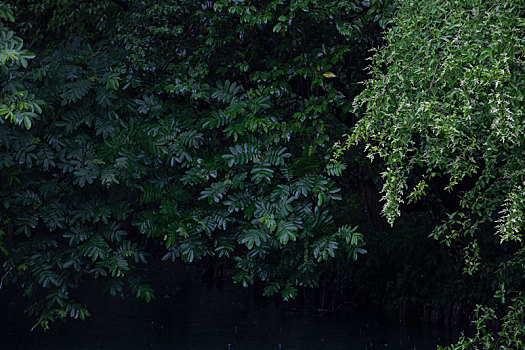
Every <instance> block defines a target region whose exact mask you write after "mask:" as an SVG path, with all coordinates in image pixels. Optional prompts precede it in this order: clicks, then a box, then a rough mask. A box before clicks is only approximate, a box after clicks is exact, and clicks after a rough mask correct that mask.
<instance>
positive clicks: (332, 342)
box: [0, 266, 458, 350]
mask: <svg viewBox="0 0 525 350" xmlns="http://www.w3.org/2000/svg"><path fill="white" fill-rule="evenodd" d="M158 271H159V270H158ZM159 272H161V273H160V274H159V273H155V274H152V276H153V277H152V278H153V285H154V287H155V290H156V296H157V298H156V299H155V300H154V301H152V302H151V303H149V304H146V303H143V302H141V301H137V300H136V299H133V298H130V299H126V300H123V299H119V298H113V297H109V296H101V297H98V295H100V294H99V293H98V292H97V293H92V296H88V297H89V298H91V299H94V300H92V301H91V302H90V310H91V312H92V314H93V317H91V318H89V319H88V320H86V321H85V322H68V323H61V322H57V323H55V324H53V325H52V327H51V329H50V330H49V331H47V332H45V333H44V332H40V331H35V332H32V333H30V332H28V330H27V328H23V327H21V325H20V323H21V322H20V321H17V318H16V317H11V316H13V311H12V309H13V308H16V305H11V307H10V308H9V310H10V311H9V312H8V313H5V314H3V315H0V327H1V330H0V349H24V350H25V349H50V350H51V349H53V350H57V349H196V350H197V349H370V350H371V349H391V350H398V349H411V350H412V349H414V350H415V349H417V350H423V349H435V348H436V344H441V345H446V344H449V343H451V342H453V341H455V340H456V339H457V334H458V332H457V331H456V330H451V329H445V328H442V327H441V328H436V327H432V326H430V325H424V324H422V322H421V323H416V324H413V323H412V324H408V325H403V324H400V323H399V322H398V321H397V320H396V317H395V316H394V315H393V314H392V315H389V314H381V315H378V314H375V315H367V314H340V313H339V314H338V313H326V312H325V313H322V312H320V311H319V310H313V309H309V308H298V307H292V306H290V305H286V304H279V305H276V304H275V303H273V302H266V303H264V304H263V305H258V304H255V303H254V302H253V296H252V293H251V292H250V291H249V290H248V289H244V288H242V287H240V286H238V285H233V284H232V283H228V282H225V283H224V284H223V286H222V287H221V288H219V287H218V286H209V285H207V284H205V283H204V282H202V281H201V279H200V278H199V273H198V271H195V267H190V266H183V267H181V266H178V267H176V268H164V270H163V271H159ZM226 280H227V281H229V279H226ZM94 296H97V297H94ZM84 300H85V299H84ZM11 304H14V303H11ZM25 326H27V324H26V325H25ZM25 326H24V327H25Z"/></svg>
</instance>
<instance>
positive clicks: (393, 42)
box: [335, 0, 525, 348]
mask: <svg viewBox="0 0 525 350" xmlns="http://www.w3.org/2000/svg"><path fill="white" fill-rule="evenodd" d="M524 10H525V8H524V7H523V4H522V2H521V1H507V2H505V3H492V2H485V1H470V0H469V1H467V0H461V1H444V2H440V3H439V4H436V2H435V1H411V0H407V1H401V2H400V3H399V8H398V11H397V12H396V15H395V16H394V17H393V18H392V20H391V23H390V24H391V29H390V30H389V31H388V33H387V35H386V37H385V41H386V44H385V45H384V46H383V47H381V49H380V50H379V51H378V52H376V54H375V55H374V57H373V60H372V65H371V66H370V74H371V79H369V80H368V81H367V83H366V89H365V90H364V91H363V92H362V93H361V94H360V95H359V96H358V97H357V98H356V99H355V105H354V110H355V112H356V113H357V114H358V115H360V116H362V118H360V120H359V122H358V123H357V125H356V127H355V129H354V130H353V133H352V134H351V135H349V136H348V138H347V140H345V142H344V143H343V144H342V145H338V146H337V147H336V148H335V156H336V158H337V157H338V156H339V155H340V154H341V152H343V151H344V150H346V149H348V148H350V147H351V146H353V145H355V144H357V143H359V142H362V144H364V149H365V152H366V153H367V156H368V157H369V158H370V159H371V160H374V159H377V158H379V161H380V162H381V163H382V167H383V169H384V170H383V171H382V172H381V178H382V181H383V189H382V194H383V198H382V199H383V203H384V206H383V214H384V215H385V216H386V218H387V219H388V221H389V222H390V223H393V222H394V220H395V219H396V218H397V217H398V216H400V213H401V210H402V208H403V206H404V205H407V204H408V205H413V203H416V202H421V201H424V200H425V199H426V204H425V205H426V206H427V208H429V211H430V214H431V216H432V218H433V221H434V223H435V227H434V229H433V231H432V233H431V235H430V236H431V237H432V238H434V239H436V240H439V241H440V242H442V243H443V244H444V245H446V246H447V247H449V252H450V255H451V258H452V259H453V260H455V261H457V262H458V263H459V264H461V265H462V276H461V277H460V280H462V281H463V282H467V283H468V282H470V283H472V288H473V289H472V290H471V291H470V293H471V297H474V298H479V295H480V294H479V293H476V294H474V293H473V291H474V290H476V289H478V288H480V289H484V290H485V293H487V294H486V296H485V298H483V299H485V300H484V301H488V299H487V296H488V297H490V296H491V295H492V294H493V293H494V292H496V294H498V295H500V296H501V295H505V294H506V293H507V294H509V293H510V294H515V293H520V291H523V287H524V278H523V276H524V274H525V267H524V266H525V259H524V256H525V255H524V253H525V246H524V245H523V232H524V228H525V214H524V213H525V192H524V188H525V173H524V169H525V158H524V157H523V154H525V153H524V152H525V148H524V145H525V114H524V105H525V104H524V96H525V69H524V60H523V52H524V42H523V33H524V31H525V21H524V16H523V15H524ZM338 163H339V161H337V160H336V162H335V164H338ZM498 288H499V289H498ZM522 307H523V303H522V302H516V303H515V304H514V308H522ZM487 310H488V309H485V311H487ZM508 317H509V318H512V317H514V316H510V314H509V316H508ZM516 317H517V316H516ZM520 317H523V316H522V314H521V316H520ZM480 322H482V321H480ZM478 326H479V325H478ZM523 328H524V326H523V320H522V319H521V323H520V321H518V322H517V325H515V326H514V329H513V331H515V332H517V333H516V334H518V335H517V336H516V337H517V338H520V337H521V338H520V339H522V341H523V336H524V333H525V330H524V329H523ZM482 330H484V329H482ZM505 332H506V331H504V332H503V333H505ZM507 336H510V335H509V334H507V333H505V334H504V335H502V337H503V339H510V338H505V337H507ZM476 339H477V340H476V341H474V340H473V341H472V343H468V344H470V345H466V347H467V348H471V347H470V346H474V345H473V344H474V343H475V344H479V346H482V345H481V343H483V342H485V341H487V342H488V343H490V341H489V338H487V337H483V339H484V340H481V338H479V337H477V338H476ZM488 343H487V344H488ZM492 344H496V343H492ZM509 345H510V348H518V347H519V346H518V347H516V346H517V343H510V344H509ZM496 346H499V345H494V347H496ZM460 348H461V347H460ZM483 348H485V347H483Z"/></svg>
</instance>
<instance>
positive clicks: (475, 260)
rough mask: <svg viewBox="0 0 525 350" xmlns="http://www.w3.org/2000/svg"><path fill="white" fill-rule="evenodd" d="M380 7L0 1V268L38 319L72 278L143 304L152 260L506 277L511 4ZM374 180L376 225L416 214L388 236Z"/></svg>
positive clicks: (489, 289)
mask: <svg viewBox="0 0 525 350" xmlns="http://www.w3.org/2000/svg"><path fill="white" fill-rule="evenodd" d="M395 3H396V5H397V7H398V8H397V11H395V12H394V8H393V2H391V1H387V0H376V1H371V2H367V1H336V0H310V1H282V0H273V1H236V0H220V1H214V2H195V1H187V0H168V1H160V0H159V1H156V0H152V1H124V0H120V1H116V0H114V1H110V0H104V1H96V2H90V1H74V2H73V1H69V0H61V1H51V0H49V1H48V0H46V1H38V2H35V1H32V0H17V1H14V0H12V1H5V2H3V3H2V4H1V5H0V19H1V20H2V24H1V25H0V50H1V51H0V68H1V72H0V79H1V81H2V87H1V88H2V91H1V94H2V101H1V105H0V114H1V119H0V120H1V121H2V123H0V178H1V181H0V250H1V252H0V256H2V265H1V266H2V271H1V282H0V288H3V287H4V286H7V285H10V286H11V287H12V288H18V289H19V290H20V291H21V292H22V293H23V294H24V295H25V296H27V297H28V300H29V304H30V306H29V309H28V311H29V313H30V314H31V315H32V316H33V317H35V318H36V319H37V325H41V326H43V327H44V328H46V327H48V324H49V322H50V321H53V320H56V319H59V318H60V319H63V318H81V319H83V318H85V317H86V316H88V315H89V311H88V308H87V305H85V302H84V301H83V300H82V293H80V291H82V290H84V289H85V288H87V287H88V286H95V285H96V286H100V285H103V286H104V288H105V290H106V291H107V292H109V293H111V294H112V295H127V294H133V295H136V296H137V297H140V298H143V299H145V300H146V301H149V300H151V299H152V298H153V297H154V294H153V290H152V289H151V288H150V287H149V285H148V284H147V283H146V282H145V281H144V279H143V278H141V276H139V274H137V273H135V272H134V271H133V267H135V266H137V265H138V264H145V263H147V261H148V259H150V258H152V259H153V258H157V257H159V259H162V260H164V261H167V262H169V261H184V262H195V261H198V260H203V259H205V260H206V261H228V262H232V264H233V267H234V269H235V271H236V274H235V276H234V281H236V282H238V283H239V284H242V285H245V286H248V285H253V284H255V285H257V286H262V287H261V291H262V292H263V293H264V295H267V296H270V295H274V294H275V295H279V296H280V297H281V298H283V299H284V300H288V299H293V298H294V297H296V295H297V294H298V291H299V289H304V288H307V287H310V288H312V287H313V288H316V287H319V286H320V285H321V284H322V290H323V298H324V294H325V290H326V284H327V281H328V284H331V286H328V289H331V290H332V291H333V295H332V303H333V300H334V299H335V297H334V295H335V293H336V291H337V293H339V294H340V295H342V294H343V293H348V294H347V295H352V294H351V293H352V292H353V293H354V295H353V298H355V300H360V299H359V298H360V297H359V296H357V295H355V294H359V293H361V294H367V295H369V298H376V299H378V300H381V301H380V302H384V303H388V304H390V305H396V306H398V305H400V304H401V303H402V302H404V301H406V300H411V301H412V302H414V303H415V304H418V305H423V304H425V305H426V304H428V303H430V304H431V305H434V304H441V305H443V306H445V305H448V307H449V306H450V304H451V303H453V302H459V303H463V302H464V303H467V304H469V305H473V304H475V303H478V302H480V301H483V302H485V301H487V300H488V298H490V297H492V296H493V294H494V292H495V291H498V293H499V294H498V295H500V296H505V295H507V294H512V293H515V292H516V291H518V290H520V288H523V283H524V281H523V262H524V256H525V250H524V248H523V243H522V240H523V227H524V219H523V218H524V215H523V212H524V210H525V209H524V207H525V205H524V203H525V194H524V193H523V189H524V188H525V185H524V173H523V169H524V168H525V167H524V164H523V161H524V160H523V156H522V154H523V141H524V139H523V137H524V136H523V135H524V133H523V131H524V130H523V129H524V115H523V96H524V94H523V92H524V91H523V90H524V89H523V84H524V83H523V72H524V70H523V38H522V36H520V35H521V33H522V32H523V8H522V7H520V4H519V2H518V1H517V0H516V1H509V2H507V3H505V4H485V3H484V2H480V1H466V0H465V1H445V2H442V3H440V4H439V6H436V5H435V2H432V1H420V2H415V1H408V0H407V1H400V2H395ZM388 18H391V20H390V22H387V21H386V19H388ZM387 23H388V26H387V28H388V32H387V33H386V36H385V37H384V40H385V45H384V46H383V47H381V48H380V50H379V51H378V52H377V53H376V54H375V55H374V56H373V60H372V65H371V70H370V74H368V73H367V71H366V70H365V67H366V66H367V65H368V64H369V63H368V61H367V58H368V57H369V56H370V50H371V49H372V48H377V47H378V46H379V45H380V44H381V43H382V40H383V37H382V31H383V30H384V29H385V27H384V25H385V24H387ZM8 26H9V27H8ZM486 28H490V30H485V29H486ZM15 33H17V34H15ZM21 38H24V41H23V40H22V39H21ZM27 50H29V51H30V52H33V53H34V54H31V53H29V51H27ZM367 78H369V80H367V82H366V84H361V83H362V82H363V81H365V80H366V79H367ZM356 96H357V97H356ZM356 123H357V124H356ZM354 126H355V128H354ZM352 128H353V129H352ZM352 130H353V131H352ZM344 133H348V134H350V135H351V136H349V139H348V141H347V142H345V143H344V144H342V145H341V144H339V146H336V147H335V152H336V155H337V156H338V158H337V161H335V162H333V161H330V158H331V154H332V152H333V149H334V148H333V145H334V142H335V141H336V140H340V139H341V138H342V137H343V136H342V134H344ZM359 142H361V143H362V144H363V145H364V147H365V152H361V150H359V148H357V147H353V148H350V146H352V145H355V144H356V143H359ZM345 150H349V151H348V152H345V153H343V151H345ZM366 155H368V157H369V158H371V159H375V161H374V163H373V164H372V165H368V164H367V162H366V159H365V158H366V157H365V156H366ZM380 178H381V179H382V180H383V182H384V187H383V195H384V210H383V212H384V214H385V216H386V218H387V219H388V221H389V222H390V223H393V221H394V219H395V218H396V217H398V216H399V215H400V213H401V211H402V210H404V209H409V208H412V210H413V211H414V208H416V209H415V211H416V212H417V215H412V218H411V219H410V218H409V219H407V218H406V217H405V218H402V220H404V221H402V222H403V225H404V226H406V227H401V228H399V227H397V228H395V229H394V230H393V231H392V230H391V231H389V233H385V232H382V231H383V226H382V221H381V218H379V216H378V215H376V211H377V212H378V210H377V208H378V207H377V203H376V202H377V201H376V197H375V195H376V193H375V192H376V189H375V186H376V185H375V184H376V183H378V182H380ZM404 202H410V203H416V202H417V203H416V204H410V205H412V207H410V206H408V205H406V203H404ZM363 208H366V212H367V213H368V214H369V216H370V219H371V220H370V221H371V222H370V223H369V222H367V220H365V219H363V218H362V216H363V215H362V214H363ZM427 213H428V215H427ZM427 216H428V217H430V218H431V220H427V219H426V218H427ZM409 217H410V215H409ZM411 220H412V222H413V221H416V222H417V225H418V226H417V228H418V230H411V229H410V227H411V226H410V224H409V223H410V222H411ZM423 222H425V223H427V222H428V224H423ZM358 223H359V224H362V225H361V226H360V227H359V228H358V227H357V226H356V225H357V224H358ZM425 225H427V226H432V225H433V226H434V230H433V233H432V236H433V237H434V238H436V239H438V240H440V241H442V242H443V243H444V244H443V245H438V244H437V243H436V242H433V241H431V240H428V239H427V237H426V236H425V235H421V232H423V231H424V226H425ZM363 230H364V231H363ZM430 231H431V230H430ZM494 231H497V236H494V234H493V232H494ZM364 232H366V233H368V235H364V234H363V233H364ZM388 235H390V236H388ZM392 235H396V236H395V237H393V236H392ZM365 240H367V241H368V242H370V244H373V248H374V251H373V252H371V253H370V254H369V255H370V256H369V257H368V259H361V258H359V259H358V256H359V255H360V254H362V253H364V252H366V250H365V247H364V246H365ZM500 241H502V242H504V244H500ZM151 255H153V256H151ZM461 257H463V258H461ZM355 260H358V262H357V263H355ZM386 274H393V275H395V277H394V278H395V279H394V280H392V277H391V276H386ZM434 276H439V280H440V281H441V282H440V283H441V284H440V285H439V286H437V285H434V284H433V283H434V281H433V279H434ZM458 282H463V284H461V283H458ZM348 287H350V289H352V292H348V290H345V288H348ZM385 290H386V291H387V292H388V293H389V294H388V295H385ZM343 298H344V297H343ZM480 299H482V300H480ZM322 305H324V299H323V303H322ZM332 306H333V305H332ZM487 310H488V309H487ZM509 317H510V316H509Z"/></svg>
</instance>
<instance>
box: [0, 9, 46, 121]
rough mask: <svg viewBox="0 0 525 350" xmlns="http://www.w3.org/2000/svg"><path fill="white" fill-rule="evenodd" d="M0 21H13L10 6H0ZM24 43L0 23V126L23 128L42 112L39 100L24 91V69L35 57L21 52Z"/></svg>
mask: <svg viewBox="0 0 525 350" xmlns="http://www.w3.org/2000/svg"><path fill="white" fill-rule="evenodd" d="M0 6H2V7H1V9H0V18H2V19H7V20H8V21H11V22H13V21H14V16H13V10H12V8H11V6H10V5H7V4H3V3H2V4H1V5H0ZM23 45H24V43H23V41H22V39H21V38H19V37H17V36H15V34H14V32H12V31H11V30H9V28H7V27H4V25H3V23H0V69H1V72H0V81H2V88H1V89H0V96H1V97H2V102H1V103H0V123H1V122H3V121H4V120H7V121H8V122H11V123H14V124H18V125H20V124H23V125H24V126H25V127H26V129H29V128H30V127H31V125H32V120H33V119H34V118H35V117H37V115H38V114H40V113H41V112H42V109H41V107H40V106H41V105H42V104H43V102H42V101H38V100H36V99H35V96H34V95H33V94H31V93H29V92H28V91H27V90H26V89H25V85H24V80H23V78H24V74H23V69H25V68H27V67H28V60H29V59H32V58H34V57H35V56H34V55H33V54H31V53H29V52H28V51H27V50H25V49H23Z"/></svg>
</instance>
